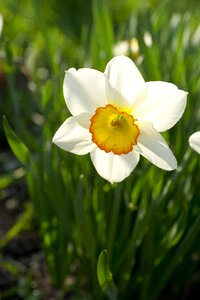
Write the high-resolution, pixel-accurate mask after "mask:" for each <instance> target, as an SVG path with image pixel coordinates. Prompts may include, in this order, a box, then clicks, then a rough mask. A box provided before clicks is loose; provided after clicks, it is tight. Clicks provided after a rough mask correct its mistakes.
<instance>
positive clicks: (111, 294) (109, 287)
mask: <svg viewBox="0 0 200 300" xmlns="http://www.w3.org/2000/svg"><path fill="white" fill-rule="evenodd" d="M97 277H98V281H99V284H100V287H101V289H102V291H103V292H104V293H105V294H106V295H107V296H108V298H109V299H111V300H116V299H117V288H116V286H115V284H114V281H113V278H112V273H111V271H110V269H109V264H108V252H107V250H105V249H104V250H102V252H101V253H100V255H99V259H98V263H97Z"/></svg>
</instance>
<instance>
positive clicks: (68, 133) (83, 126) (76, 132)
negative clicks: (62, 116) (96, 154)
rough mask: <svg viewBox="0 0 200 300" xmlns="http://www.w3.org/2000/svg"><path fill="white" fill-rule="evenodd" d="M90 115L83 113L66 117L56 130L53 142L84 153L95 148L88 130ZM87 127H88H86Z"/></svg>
mask: <svg viewBox="0 0 200 300" xmlns="http://www.w3.org/2000/svg"><path fill="white" fill-rule="evenodd" d="M89 119H90V115H89V114H87V113H83V114H81V115H79V116H76V117H70V118H68V119H67V120H66V121H65V122H64V123H63V124H62V125H61V126H60V128H59V129H58V130H57V132H56V133H55V135H54V137H53V140H52V141H53V143H54V144H56V145H57V146H58V147H60V148H61V149H63V150H66V151H69V152H72V153H75V154H79V155H84V154H87V153H89V152H90V151H92V150H94V149H95V148H96V145H95V144H94V143H93V142H92V140H91V133H90V132H89V129H88V128H89ZM87 127H88V128H87Z"/></svg>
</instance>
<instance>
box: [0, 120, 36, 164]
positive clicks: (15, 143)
mask: <svg viewBox="0 0 200 300" xmlns="http://www.w3.org/2000/svg"><path fill="white" fill-rule="evenodd" d="M3 128H4V132H5V134H6V137H7V140H8V143H9V145H10V148H11V149H12V151H13V153H14V154H15V156H16V157H17V158H18V159H19V161H20V162H21V163H22V164H24V165H25V164H27V162H28V161H29V160H30V153H29V150H28V148H27V147H26V146H25V144H24V143H23V142H22V141H21V140H20V138H19V137H18V136H17V134H16V133H15V132H14V130H13V129H12V128H11V126H10V125H9V123H8V121H7V119H6V118H5V117H3Z"/></svg>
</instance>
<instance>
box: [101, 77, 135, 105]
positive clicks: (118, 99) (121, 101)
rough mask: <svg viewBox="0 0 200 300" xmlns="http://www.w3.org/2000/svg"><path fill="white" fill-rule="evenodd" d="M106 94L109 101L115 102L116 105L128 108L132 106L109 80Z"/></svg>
mask: <svg viewBox="0 0 200 300" xmlns="http://www.w3.org/2000/svg"><path fill="white" fill-rule="evenodd" d="M106 95H107V99H108V103H110V104H113V105H114V106H116V107H121V108H122V107H124V108H126V109H127V108H128V107H129V106H130V104H129V102H128V101H127V100H126V99H125V98H124V97H123V96H122V95H121V94H120V93H119V92H118V91H117V90H116V89H115V88H113V87H112V86H111V84H110V82H109V81H108V80H107V82H106Z"/></svg>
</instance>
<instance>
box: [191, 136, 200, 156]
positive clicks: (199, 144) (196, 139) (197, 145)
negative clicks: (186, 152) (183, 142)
mask: <svg viewBox="0 0 200 300" xmlns="http://www.w3.org/2000/svg"><path fill="white" fill-rule="evenodd" d="M189 144H190V147H191V148H192V149H193V150H194V151H196V152H197V153H199V154H200V131H197V132H195V133H193V134H192V135H191V136H190V138H189Z"/></svg>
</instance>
